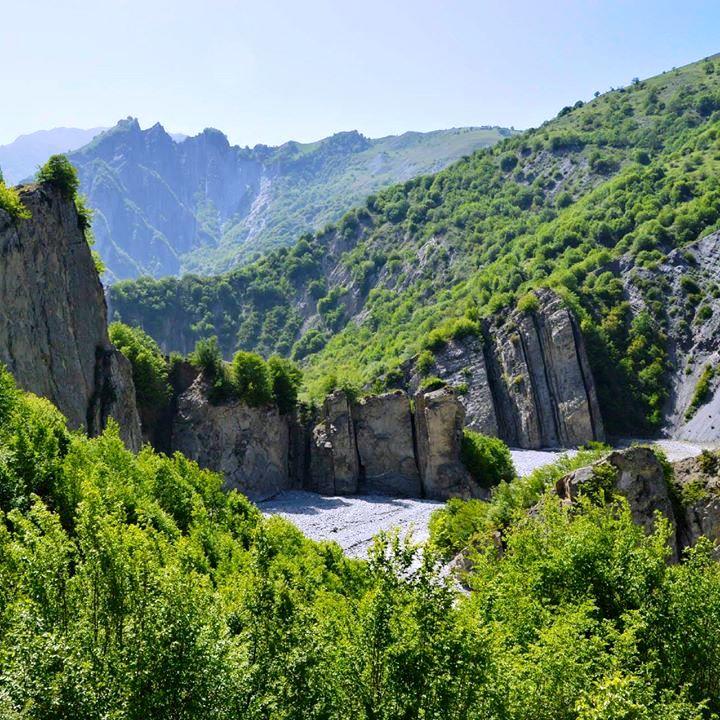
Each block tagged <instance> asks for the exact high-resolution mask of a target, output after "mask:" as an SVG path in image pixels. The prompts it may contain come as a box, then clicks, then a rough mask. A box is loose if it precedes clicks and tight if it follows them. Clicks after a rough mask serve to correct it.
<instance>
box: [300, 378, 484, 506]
mask: <svg viewBox="0 0 720 720" xmlns="http://www.w3.org/2000/svg"><path fill="white" fill-rule="evenodd" d="M464 416H465V412H464V410H463V407H462V405H461V404H460V403H459V401H458V399H457V396H456V395H455V393H454V392H452V391H451V390H450V389H444V390H438V391H435V392H432V393H427V394H425V393H418V394H417V395H416V396H415V412H414V413H413V412H411V408H410V400H409V398H408V396H407V395H406V394H405V393H404V392H402V391H400V390H398V391H396V392H392V393H386V394H384V395H375V396H372V397H368V398H364V399H362V400H360V401H359V402H357V403H351V402H349V401H348V399H347V396H346V395H345V393H343V392H341V391H338V392H335V393H333V394H332V395H330V396H329V397H328V398H327V400H326V401H325V404H324V407H323V418H322V419H321V422H320V423H319V424H318V425H316V426H315V428H314V429H313V431H312V441H311V443H310V458H311V461H310V470H309V473H308V476H307V477H306V478H305V479H304V480H303V485H304V487H305V488H306V489H309V490H314V491H316V492H320V493H332V494H337V495H346V494H352V493H355V492H358V491H379V492H386V493H391V494H394V495H405V496H409V497H428V498H439V499H445V498H449V497H474V496H476V495H478V494H479V489H478V488H477V487H475V486H474V484H473V483H472V481H471V479H470V476H469V474H468V473H467V471H466V470H465V467H464V466H463V464H462V462H461V461H460V443H461V441H462V428H463V420H464Z"/></svg>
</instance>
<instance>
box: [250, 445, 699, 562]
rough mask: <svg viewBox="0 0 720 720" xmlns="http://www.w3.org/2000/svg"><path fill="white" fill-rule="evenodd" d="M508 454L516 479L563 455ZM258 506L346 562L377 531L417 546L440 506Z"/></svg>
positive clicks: (308, 496) (384, 501)
mask: <svg viewBox="0 0 720 720" xmlns="http://www.w3.org/2000/svg"><path fill="white" fill-rule="evenodd" d="M656 444H657V445H659V446H660V447H662V449H663V450H664V451H665V453H666V454H667V456H668V458H669V459H670V460H671V461H675V460H682V459H683V458H686V457H691V456H694V455H698V454H699V453H700V450H701V447H700V446H699V445H694V444H692V443H688V442H682V441H677V440H659V441H658V442H657V443H656ZM511 452H512V456H513V462H514V463H515V468H516V469H517V471H518V474H519V475H521V476H524V475H528V474H529V473H531V472H532V471H533V470H534V469H535V468H537V467H541V466H542V465H547V464H548V463H551V462H553V460H555V459H556V458H557V457H558V456H560V455H561V454H562V453H563V452H568V451H562V450H557V451H555V450H512V451H511ZM569 452H573V451H569ZM258 504H259V507H260V509H261V510H262V511H263V512H264V513H266V514H268V515H281V516H282V517H284V518H287V519H288V520H290V521H291V522H292V523H294V524H295V525H296V526H297V527H298V528H299V529H300V530H302V532H303V533H304V534H305V535H307V536H308V537H310V538H312V539H313V540H334V541H335V542H336V543H338V544H339V545H340V547H341V548H342V549H343V550H344V551H345V553H346V554H347V555H350V556H352V557H365V556H366V555H367V552H368V549H369V548H370V546H371V544H372V538H373V537H374V536H375V535H376V534H377V533H378V532H379V531H380V530H390V529H392V528H394V527H399V528H400V530H401V532H403V533H405V532H412V535H413V539H414V540H415V541H416V542H423V541H424V540H426V539H427V537H428V522H429V520H430V515H431V514H432V512H433V510H435V509H436V508H438V507H441V506H442V505H443V503H442V502H439V501H436V500H420V499H417V498H393V497H388V496H385V495H358V496H351V497H327V496H324V495H317V494H315V493H310V492H305V491H302V490H289V491H287V492H282V493H280V494H278V495H276V496H275V497H273V498H271V499H270V500H265V501H263V502H261V503H258Z"/></svg>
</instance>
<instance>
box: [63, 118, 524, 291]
mask: <svg viewBox="0 0 720 720" xmlns="http://www.w3.org/2000/svg"><path fill="white" fill-rule="evenodd" d="M512 133H513V131H512V130H508V129H506V128H498V127H476V128H459V129H452V130H438V131H434V132H428V133H420V132H408V133H405V134H403V135H399V136H388V137H384V138H380V139H374V140H373V139H369V138H366V137H364V136H363V135H361V134H360V133H359V132H356V131H352V132H342V133H338V134H336V135H333V136H331V137H328V138H325V139H323V140H319V141H318V142H314V143H298V142H288V143H285V144H284V145H281V146H279V147H268V146H266V145H256V146H255V147H254V148H249V147H245V148H241V147H237V146H232V145H230V143H229V142H228V139H227V137H226V136H225V135H224V134H223V133H222V132H220V131H218V130H213V129H207V130H205V131H203V132H202V133H200V134H199V135H196V136H194V137H188V138H184V136H183V137H180V138H178V137H177V136H175V138H173V136H171V135H170V134H168V133H167V132H166V131H165V129H164V128H163V127H162V126H161V125H159V124H156V125H154V126H153V127H151V128H148V129H146V130H143V129H141V128H140V125H139V123H138V121H137V120H135V119H133V118H127V119H125V120H121V121H120V122H119V123H118V124H117V125H116V126H115V127H114V128H112V129H110V130H107V131H106V132H103V133H102V134H100V135H99V136H97V137H96V138H95V139H94V140H92V142H90V143H89V144H88V145H86V146H84V147H82V148H80V149H78V150H76V151H75V152H72V153H71V154H70V159H71V160H72V162H73V163H74V164H75V166H76V167H77V168H78V171H79V174H80V180H81V188H82V192H83V193H85V194H86V195H87V197H88V200H89V204H90V206H91V207H92V208H93V209H94V210H95V218H94V223H93V229H94V232H95V236H96V241H97V248H98V250H99V252H100V254H101V256H102V257H103V260H104V261H105V263H106V266H107V268H108V278H107V279H109V280H117V279H122V278H134V277H138V276H142V275H151V276H153V277H161V276H165V275H177V274H180V273H183V272H196V273H201V274H207V273H216V272H222V271H225V270H228V269H230V268H232V267H234V266H236V265H238V264H240V263H242V262H244V261H247V260H249V259H252V258H253V257H255V256H257V255H258V253H264V252H265V251H267V250H269V249H272V248H277V247H281V246H289V245H290V244H292V243H293V242H294V241H295V240H296V239H297V238H298V236H300V235H301V234H302V233H304V232H312V231H314V230H317V229H318V228H320V227H322V226H324V225H326V224H327V223H330V222H334V221H337V220H339V219H340V218H341V217H342V215H343V214H344V213H345V212H346V211H347V210H348V209H349V208H351V207H352V206H353V205H355V204H357V203H359V202H361V201H363V200H364V199H365V198H366V197H367V196H368V195H369V194H371V193H373V192H375V191H377V190H380V189H382V188H384V187H386V186H389V185H392V184H394V183H396V182H402V181H405V180H409V179H410V178H413V177H416V176H418V175H422V174H426V173H432V172H436V171H438V170H440V169H442V168H444V167H446V166H447V165H449V164H450V163H452V162H454V161H455V160H458V159H459V158H461V157H463V156H465V155H470V154H472V153H473V152H474V151H475V150H477V149H478V148H482V147H487V146H489V145H493V144H494V143H496V142H497V141H498V140H500V139H501V138H503V137H507V136H510V135H512ZM174 139H175V140H176V141H175V142H174V141H173V140H174ZM178 139H180V140H182V142H177V140H178Z"/></svg>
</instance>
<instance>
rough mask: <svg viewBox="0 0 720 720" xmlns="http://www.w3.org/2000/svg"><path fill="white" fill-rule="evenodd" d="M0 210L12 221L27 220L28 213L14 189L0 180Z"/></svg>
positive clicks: (28, 217)
mask: <svg viewBox="0 0 720 720" xmlns="http://www.w3.org/2000/svg"><path fill="white" fill-rule="evenodd" d="M0 210H4V211H5V212H6V213H7V214H8V215H9V216H10V217H11V218H13V219H14V220H29V219H30V212H29V211H28V209H27V208H26V207H25V206H24V205H23V204H22V200H20V195H19V194H18V191H17V190H15V188H10V187H7V185H5V183H4V182H2V180H0Z"/></svg>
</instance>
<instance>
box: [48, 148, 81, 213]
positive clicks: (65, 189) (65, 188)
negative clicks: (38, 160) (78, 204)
mask: <svg viewBox="0 0 720 720" xmlns="http://www.w3.org/2000/svg"><path fill="white" fill-rule="evenodd" d="M37 181H38V182H39V183H49V184H51V185H54V186H55V187H57V188H58V189H59V190H60V192H62V194H63V195H65V197H67V198H74V197H75V196H76V195H77V191H78V188H79V187H80V180H79V179H78V175H77V170H75V168H74V167H73V165H72V163H71V162H70V161H69V160H68V159H67V156H65V155H51V156H50V158H49V159H48V161H47V162H46V163H45V164H44V165H43V166H42V167H41V168H40V169H39V170H38V172H37ZM83 207H84V206H83Z"/></svg>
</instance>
